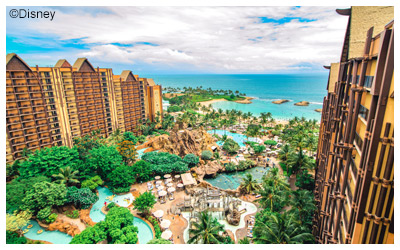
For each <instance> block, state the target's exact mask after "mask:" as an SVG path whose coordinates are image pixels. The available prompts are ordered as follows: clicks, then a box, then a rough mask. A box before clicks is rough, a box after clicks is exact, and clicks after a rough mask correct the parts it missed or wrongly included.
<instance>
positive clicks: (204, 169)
mask: <svg viewBox="0 0 400 250" xmlns="http://www.w3.org/2000/svg"><path fill="white" fill-rule="evenodd" d="M223 169H224V167H223V166H222V165H221V164H219V163H218V162H217V161H209V162H207V164H201V163H200V164H199V166H198V167H196V168H194V169H193V170H194V171H195V172H196V174H197V176H198V179H199V180H203V178H204V177H205V176H207V177H215V176H216V175H217V173H219V172H222V170H223Z"/></svg>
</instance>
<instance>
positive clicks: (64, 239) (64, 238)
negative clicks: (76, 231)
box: [22, 220, 72, 244]
mask: <svg viewBox="0 0 400 250" xmlns="http://www.w3.org/2000/svg"><path fill="white" fill-rule="evenodd" d="M29 223H30V224H32V225H33V227H32V228H30V229H29V231H28V232H27V233H24V236H25V237H26V238H29V239H31V240H44V241H48V242H51V243H53V244H68V243H69V242H70V241H71V240H72V236H70V235H68V234H66V233H62V232H60V231H46V230H44V228H42V227H41V226H39V224H38V223H37V222H36V221H34V220H30V221H29ZM26 228H27V226H26V227H23V228H22V230H25V229H26ZM40 229H42V230H43V232H42V233H41V234H38V233H37V231H38V230H40Z"/></svg>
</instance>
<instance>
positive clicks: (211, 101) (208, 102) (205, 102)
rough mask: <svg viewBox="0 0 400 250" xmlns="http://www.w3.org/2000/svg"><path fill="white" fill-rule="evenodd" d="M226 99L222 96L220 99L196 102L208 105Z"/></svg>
mask: <svg viewBox="0 0 400 250" xmlns="http://www.w3.org/2000/svg"><path fill="white" fill-rule="evenodd" d="M227 101H228V100H226V99H223V98H222V99H214V100H209V101H204V102H198V103H200V104H201V105H202V106H206V107H208V105H210V104H213V103H214V102H227Z"/></svg>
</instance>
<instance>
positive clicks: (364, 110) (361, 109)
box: [358, 105, 369, 120]
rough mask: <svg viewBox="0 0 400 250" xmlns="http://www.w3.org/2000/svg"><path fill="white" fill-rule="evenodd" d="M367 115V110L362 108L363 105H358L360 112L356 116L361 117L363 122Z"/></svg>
mask: <svg viewBox="0 0 400 250" xmlns="http://www.w3.org/2000/svg"><path fill="white" fill-rule="evenodd" d="M368 113H369V110H368V109H367V108H366V107H364V106H363V105H360V111H359V113H358V115H359V116H361V117H362V118H364V120H367V118H368Z"/></svg>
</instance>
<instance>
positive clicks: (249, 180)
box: [240, 174, 260, 194]
mask: <svg viewBox="0 0 400 250" xmlns="http://www.w3.org/2000/svg"><path fill="white" fill-rule="evenodd" d="M258 189H260V184H258V183H257V181H256V180H254V179H253V176H252V175H251V174H246V177H245V178H244V179H243V181H242V183H240V191H242V192H243V193H245V194H250V193H252V192H253V191H256V190H258Z"/></svg>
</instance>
